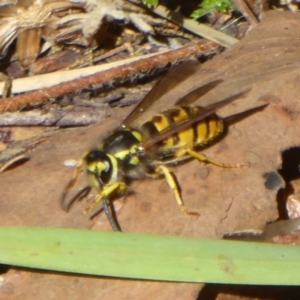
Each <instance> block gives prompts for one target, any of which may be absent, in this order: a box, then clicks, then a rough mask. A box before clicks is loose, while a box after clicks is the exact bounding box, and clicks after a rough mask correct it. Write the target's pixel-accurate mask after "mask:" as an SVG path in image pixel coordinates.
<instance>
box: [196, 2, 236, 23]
mask: <svg viewBox="0 0 300 300" xmlns="http://www.w3.org/2000/svg"><path fill="white" fill-rule="evenodd" d="M233 7H234V2H233V0H203V1H202V2H201V4H199V8H198V9H196V10H195V11H193V13H192V14H191V17H192V18H194V19H198V18H200V17H202V16H204V15H206V14H208V13H210V12H213V11H219V12H222V13H226V12H227V11H228V10H230V9H232V8H233Z"/></svg>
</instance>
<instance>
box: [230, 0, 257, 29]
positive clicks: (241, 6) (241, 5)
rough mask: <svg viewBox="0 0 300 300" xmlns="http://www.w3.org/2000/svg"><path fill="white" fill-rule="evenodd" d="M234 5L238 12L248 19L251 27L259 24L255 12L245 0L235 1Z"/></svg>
mask: <svg viewBox="0 0 300 300" xmlns="http://www.w3.org/2000/svg"><path fill="white" fill-rule="evenodd" d="M234 3H235V5H236V6H237V8H238V10H239V11H240V12H241V13H242V14H243V16H244V17H245V18H246V19H247V21H248V22H249V24H250V26H251V27H254V26H256V25H257V24H258V23H259V22H258V20H257V18H256V17H255V15H254V14H253V12H252V11H251V10H250V8H249V7H248V5H247V3H245V0H234Z"/></svg>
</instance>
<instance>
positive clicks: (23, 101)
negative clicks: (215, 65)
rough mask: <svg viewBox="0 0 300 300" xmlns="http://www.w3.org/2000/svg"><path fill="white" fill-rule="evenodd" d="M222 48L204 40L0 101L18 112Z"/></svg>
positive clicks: (4, 108)
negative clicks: (68, 94)
mask: <svg viewBox="0 0 300 300" xmlns="http://www.w3.org/2000/svg"><path fill="white" fill-rule="evenodd" d="M217 47H218V46H217V45H216V44H215V43H213V42H208V41H200V42H198V43H195V44H191V45H187V46H184V47H181V48H179V49H176V50H171V51H166V52H163V53H158V54H156V55H153V56H151V57H147V58H138V60H136V61H133V62H131V63H127V64H122V65H120V66H117V67H115V68H111V69H108V70H106V71H101V72H98V73H95V74H93V75H89V76H85V77H81V78H77V79H74V80H72V81H68V82H64V83H61V84H58V85H55V86H52V87H49V88H45V89H43V90H39V91H33V92H29V93H26V94H23V95H18V96H15V97H11V98H7V99H4V100H2V101H1V102H0V112H5V111H15V110H18V109H21V108H23V107H26V106H28V105H36V104H40V103H43V102H45V101H47V100H48V99H49V98H55V97H59V96H61V95H64V94H67V93H72V92H74V91H76V90H80V89H83V88H84V87H87V86H90V85H93V84H99V83H104V82H108V83H111V82H113V81H115V80H116V79H119V78H124V77H126V76H129V75H132V74H134V73H136V72H141V71H145V70H149V69H152V68H159V67H162V66H165V65H166V63H169V62H177V61H179V60H183V59H187V58H190V57H193V56H195V55H199V54H200V53H205V52H208V51H212V50H215V49H216V48H217Z"/></svg>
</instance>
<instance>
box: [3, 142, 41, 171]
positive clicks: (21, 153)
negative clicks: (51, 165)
mask: <svg viewBox="0 0 300 300" xmlns="http://www.w3.org/2000/svg"><path fill="white" fill-rule="evenodd" d="M45 139H46V138H45V137H38V138H36V137H35V138H30V139H27V140H21V141H16V142H12V143H11V144H10V145H9V146H8V147H7V148H6V149H5V150H3V151H1V152H0V173H1V172H3V171H5V170H6V169H8V168H9V167H11V166H12V165H14V164H16V163H17V162H21V161H24V160H28V159H29V158H30V156H29V155H28V154H27V151H28V150H29V149H32V148H34V147H36V145H37V144H39V143H41V142H43V141H45Z"/></svg>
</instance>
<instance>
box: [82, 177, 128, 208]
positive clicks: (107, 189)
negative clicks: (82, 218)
mask: <svg viewBox="0 0 300 300" xmlns="http://www.w3.org/2000/svg"><path fill="white" fill-rule="evenodd" d="M126 189H127V186H126V184H125V183H124V182H122V181H120V182H116V183H114V184H111V185H108V186H104V187H103V188H102V191H101V193H99V195H97V196H96V198H95V199H94V200H93V202H92V203H91V204H90V205H89V207H88V208H86V209H85V211H84V212H85V213H87V212H88V211H89V210H90V209H93V208H94V207H95V206H96V205H97V204H98V203H100V202H101V201H102V199H103V198H109V196H110V195H111V194H113V193H114V192H115V191H119V192H123V191H125V190H126Z"/></svg>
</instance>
